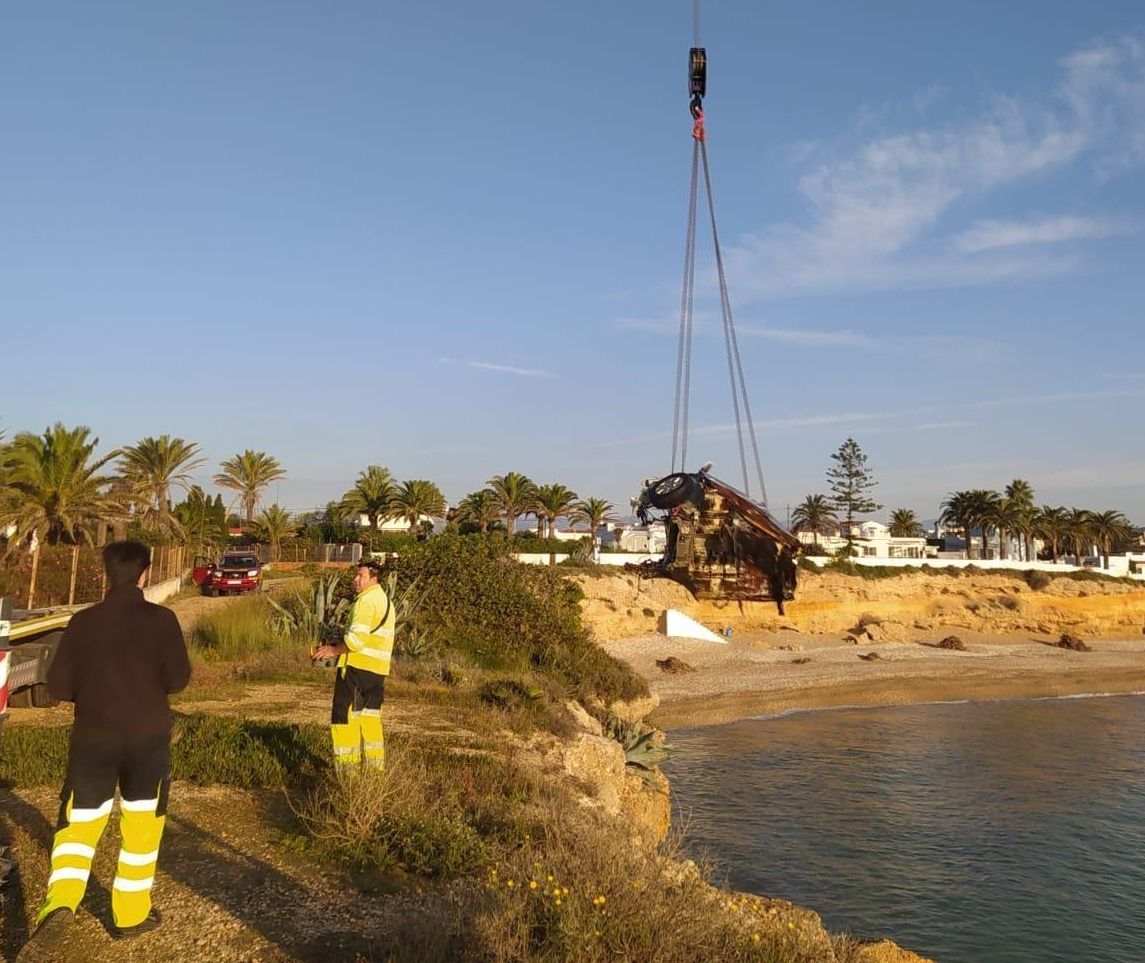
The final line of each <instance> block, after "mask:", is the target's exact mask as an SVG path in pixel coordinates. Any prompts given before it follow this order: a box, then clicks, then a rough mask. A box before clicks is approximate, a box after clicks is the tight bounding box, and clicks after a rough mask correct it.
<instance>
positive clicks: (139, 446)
mask: <svg viewBox="0 0 1145 963" xmlns="http://www.w3.org/2000/svg"><path fill="white" fill-rule="evenodd" d="M198 455H199V446H198V445H196V444H195V443H194V442H189V441H184V440H183V439H182V438H172V437H171V436H170V435H160V436H159V437H158V438H154V437H151V436H148V437H147V438H143V439H141V440H140V441H139V442H137V443H136V444H134V445H128V446H127V447H126V448H124V449H123V451H122V453H121V454H120V457H119V473H120V475H122V476H123V478H124V479H125V480H126V481H127V482H128V484H129V485H130V486H131V488H132V490H133V492H134V493H135V496H136V497H137V498H139V499H141V500H142V513H141V518H140V522H141V524H142V525H143V527H144V528H150V529H154V530H156V531H159V532H167V531H173V532H176V533H177V532H178V531H179V522H178V520H177V519H175V518H174V517H173V516H172V515H171V486H172V485H179V486H180V487H182V488H183V490H184V491H186V490H187V489H189V488H190V485H191V471H192V470H193V469H195V468H198V467H199V466H200V465H202V464H203V462H204V461H206V459H205V458H200V457H198Z"/></svg>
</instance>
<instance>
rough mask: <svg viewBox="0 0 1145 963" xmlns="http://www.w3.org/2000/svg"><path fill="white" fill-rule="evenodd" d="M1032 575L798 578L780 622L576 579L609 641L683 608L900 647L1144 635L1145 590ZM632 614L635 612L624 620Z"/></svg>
mask: <svg viewBox="0 0 1145 963" xmlns="http://www.w3.org/2000/svg"><path fill="white" fill-rule="evenodd" d="M1031 574H1034V575H1038V576H1042V575H1044V576H1045V578H1044V579H1043V578H1038V579H1033V580H1028V579H1024V578H1021V577H1018V576H1015V575H1009V574H1000V573H999V574H993V573H985V572H973V573H970V574H966V573H965V572H964V573H963V574H962V575H960V576H954V575H951V576H943V575H941V574H935V573H928V574H922V573H921V572H910V571H905V572H904V573H903V574H901V575H896V576H894V577H892V578H884V579H878V580H873V581H868V580H866V579H858V578H854V577H853V576H848V575H844V574H841V573H838V572H830V571H828V572H801V573H800V582H799V592H798V595H797V598H796V599H795V600H794V601H792V602H789V603H787V606H786V614H785V615H784V616H782V617H781V616H780V615H779V613H778V612H776V609H775V606H774V605H773V604H771V603H769V602H742V603H737V604H736V605H735V606H734V607H732V606H727V605H723V604H721V603H716V602H711V601H697V600H696V599H694V598H692V596H691V595H690V594H689V593H688V591H687V590H686V589H685V588H684V587H683V586H681V585H678V584H676V583H675V582H671V581H669V580H667V579H644V580H639V579H637V578H636V577H635V576H619V577H615V576H614V577H610V578H593V577H590V576H579V577H578V579H577V581H578V582H579V583H580V585H581V587H582V588H583V590H584V593H585V598H584V600H583V601H582V602H581V612H582V616H583V619H584V623H585V625H587V626H589V627H590V628H592V629H593V631H594V632H595V633H596V635H597V636H598V637H599V638H602V639H618V638H626V637H631V636H637V635H647V634H651V633H653V632H655V630H656V619H655V617H653V616H649V615H645V614H643V613H645V612H659V611H662V610H663V609H666V608H675V609H678V610H680V611H681V612H684V613H686V614H687V615H689V616H690V617H691V618H693V619H696V620H697V621H698V622H700V623H702V624H704V625H706V626H707V627H708V628H710V629H713V630H714V631H719V630H721V629H723V628H724V627H727V626H730V627H732V628H733V629H734V630H735V631H736V632H741V631H747V632H753V631H776V630H778V629H780V628H792V629H795V630H797V631H800V632H806V633H809V634H813V635H842V634H843V633H847V632H851V631H852V629H854V628H855V627H856V625H857V624H859V623H860V621H861V620H863V618H864V617H866V620H867V621H866V623H865V624H863V626H862V631H861V632H860V633H856V634H859V635H861V636H864V637H866V638H868V639H870V638H871V637H870V635H869V632H870V630H871V629H874V630H875V633H876V634H878V633H880V632H881V633H882V634H883V635H884V636H885V638H879V639H878V640H877V641H903V640H904V639H906V638H910V637H912V633H914V632H919V631H935V630H938V631H941V630H942V629H943V628H947V629H949V628H961V629H966V630H968V631H971V632H983V633H987V634H995V635H1000V634H1006V633H1017V632H1037V633H1041V634H1047V633H1060V632H1067V631H1068V632H1072V633H1074V634H1079V635H1085V636H1091V637H1092V636H1110V635H1117V634H1126V635H1129V634H1132V635H1139V634H1140V633H1141V632H1142V622H1143V621H1145V584H1143V583H1133V582H1128V581H1125V580H1118V579H1100V580H1079V579H1076V578H1071V577H1070V576H1069V575H1068V574H1063V575H1054V574H1053V573H1043V572H1035V573H1031ZM1034 585H1037V586H1039V587H1038V588H1036V589H1035V588H1034V587H1033V586H1034ZM629 611H631V612H633V613H634V614H633V615H631V616H630V615H628V614H626V613H627V612H629ZM876 624H877V627H876ZM872 640H873V639H872Z"/></svg>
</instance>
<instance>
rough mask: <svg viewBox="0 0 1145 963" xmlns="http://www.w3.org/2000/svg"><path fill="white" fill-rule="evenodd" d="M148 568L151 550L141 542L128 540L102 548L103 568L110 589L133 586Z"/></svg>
mask: <svg viewBox="0 0 1145 963" xmlns="http://www.w3.org/2000/svg"><path fill="white" fill-rule="evenodd" d="M150 567H151V549H149V548H148V547H147V546H146V545H144V544H143V543H142V542H134V541H131V540H128V541H125V542H112V543H111V544H110V545H105V546H104V549H103V568H104V571H106V572H107V581H108V584H109V585H110V586H111V587H112V588H120V587H121V586H124V585H135V584H136V583H137V582H138V581H139V576H140V575H142V574H143V573H144V572H146V571H147V569H148V568H150Z"/></svg>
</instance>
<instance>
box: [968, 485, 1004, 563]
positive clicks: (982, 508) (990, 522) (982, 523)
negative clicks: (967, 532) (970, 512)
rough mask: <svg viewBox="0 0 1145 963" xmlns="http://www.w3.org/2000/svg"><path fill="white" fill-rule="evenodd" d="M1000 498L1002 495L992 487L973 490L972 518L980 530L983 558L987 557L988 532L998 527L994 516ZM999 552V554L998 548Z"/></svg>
mask: <svg viewBox="0 0 1145 963" xmlns="http://www.w3.org/2000/svg"><path fill="white" fill-rule="evenodd" d="M1001 500H1002V496H1001V495H999V494H998V493H997V492H996V491H993V490H992V489H989V488H975V489H974V490H973V502H974V519H975V521H976V522H977V523H978V527H979V528H980V529H981V530H982V557H983V558H984V559H985V558H989V548H988V546H989V544H990V533H991V532H992V531H994V529H995V528H997V527H998V526H997V524H996V523H995V521H994V518H995V516H996V515H997V513H998V503H999V502H1000V501H1001ZM1003 534H1004V533H1003ZM999 554H1001V549H1000V548H999Z"/></svg>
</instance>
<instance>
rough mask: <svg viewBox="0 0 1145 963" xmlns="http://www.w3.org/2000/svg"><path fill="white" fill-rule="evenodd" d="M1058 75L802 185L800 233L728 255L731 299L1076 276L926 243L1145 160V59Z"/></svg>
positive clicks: (877, 144) (1011, 248)
mask: <svg viewBox="0 0 1145 963" xmlns="http://www.w3.org/2000/svg"><path fill="white" fill-rule="evenodd" d="M1060 66H1061V69H1062V74H1061V80H1060V83H1059V85H1058V88H1057V89H1056V90H1055V91H1052V92H1050V93H1049V94H1047V96H1046V97H1044V98H1042V100H1041V101H1040V102H1032V103H1031V102H1024V101H1020V100H1018V99H1016V98H1011V97H1004V96H995V97H993V98H992V99H991V100H990V101H989V103H988V104H987V106H986V108H985V109H984V111H983V113H982V115H981V116H980V117H979V118H978V119H976V120H974V121H971V122H969V123H965V124H962V125H950V126H946V127H941V128H935V129H920V130H916V131H914V132H913V133H903V134H897V135H893V136H882V137H877V138H874V139H871V140H868V141H867V142H866V143H863V144H861V145H859V146H858V147H857V148H856V149H854V150H853V151H852V152H851V153H850V154H849V155H846V156H841V157H838V158H836V159H835V160H833V161H829V162H824V163H821V164H819V166H817V167H815V168H814V169H812V170H810V171H808V172H807V173H805V174H804V175H803V176H802V177H801V178H800V179H799V182H798V189H799V192H800V193H801V194H802V195H803V198H804V200H805V201H806V205H807V210H808V214H809V222H808V223H805V224H791V223H789V224H779V225H774V226H772V227H769V228H767V229H765V230H764V231H762V232H760V233H758V234H754V235H749V236H746V237H744V238H743V239H742V240H741V241H740V242H739V243H738V244H737V245H735V246H734V247H732V248H731V249H730V251H729V255H728V258H727V261H728V265H729V273H731V274H732V276H734V277H735V278H736V279H737V280H736V288H737V292H738V293H739V294H740V295H741V296H743V297H754V298H767V297H776V296H783V295H791V294H798V293H828V292H838V291H869V290H883V289H901V288H908V289H909V288H914V289H918V288H931V287H943V286H958V285H976V284H990V283H995V282H999V281H1006V280H1010V279H1014V278H1031V277H1039V276H1048V275H1055V274H1061V273H1064V272H1068V271H1071V270H1074V269H1075V268H1077V267H1078V265H1079V264H1080V263H1082V262H1081V258H1080V256H1079V255H1078V254H1077V253H1075V252H1065V253H1063V252H1061V251H1060V250H1057V249H1046V248H1045V247H1044V246H1042V247H1030V246H1028V245H1004V246H1000V247H998V248H997V250H998V251H999V252H1000V253H999V254H997V255H996V256H992V257H989V258H980V257H975V256H974V254H975V252H973V251H963V250H958V249H957V248H956V247H954V245H951V244H949V243H948V244H945V245H942V244H939V245H937V246H936V245H935V244H934V243H933V242H934V240H935V238H934V236H933V235H934V233H935V232H936V230H937V229H939V228H940V227H941V223H942V221H943V219H944V218H946V217H947V216H949V215H950V214H951V213H952V211H953V210H954V209H955V207H956V205H957V204H959V202H961V201H964V200H966V199H967V198H970V197H977V196H980V195H983V194H988V193H989V192H990V191H994V190H997V189H999V188H1002V187H1004V186H1006V185H1009V184H1012V183H1017V182H1020V181H1022V180H1023V179H1029V178H1031V177H1034V176H1038V175H1042V174H1045V173H1047V172H1050V171H1054V170H1058V169H1062V168H1064V167H1066V166H1068V165H1070V164H1074V163H1076V162H1078V161H1079V160H1080V159H1082V158H1089V159H1090V160H1091V162H1092V164H1093V166H1094V167H1095V169H1098V170H1111V169H1114V168H1117V167H1125V166H1129V165H1131V164H1136V163H1140V162H1142V161H1143V160H1145V45H1143V44H1142V43H1141V42H1140V41H1139V40H1138V39H1137V38H1135V37H1123V38H1120V39H1118V40H1115V41H1112V42H1109V43H1106V44H1104V45H1097V46H1093V47H1090V48H1087V49H1086V50H1083V51H1079V52H1077V53H1075V54H1073V55H1071V56H1069V57H1067V58H1065V59H1064V60H1063V61H1062V62H1061V64H1060ZM982 239H984V236H983V237H981V238H979V240H982ZM1076 239H1078V240H1085V239H1090V238H1085V237H1078V238H1076ZM939 240H941V238H939ZM972 242H973V237H972V238H971V243H972ZM943 248H945V249H943ZM983 249H984V248H983Z"/></svg>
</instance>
